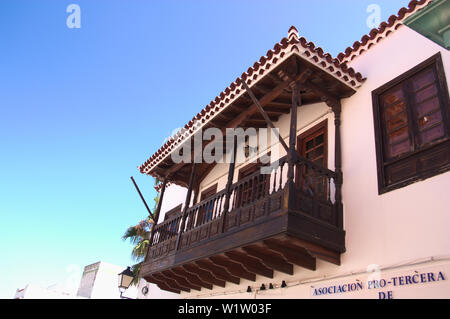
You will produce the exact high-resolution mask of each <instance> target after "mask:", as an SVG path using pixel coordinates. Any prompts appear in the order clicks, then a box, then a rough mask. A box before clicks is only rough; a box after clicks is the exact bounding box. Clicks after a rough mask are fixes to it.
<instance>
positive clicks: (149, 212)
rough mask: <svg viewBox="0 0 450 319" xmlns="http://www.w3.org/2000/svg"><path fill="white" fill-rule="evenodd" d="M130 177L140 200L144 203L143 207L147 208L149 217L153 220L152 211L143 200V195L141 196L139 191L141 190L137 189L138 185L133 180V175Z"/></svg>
mask: <svg viewBox="0 0 450 319" xmlns="http://www.w3.org/2000/svg"><path fill="white" fill-rule="evenodd" d="M130 178H131V181H132V182H133V184H134V187H135V188H136V190H137V192H138V194H139V196H140V197H141V200H142V202H143V203H144V205H145V208H147V212H148V214H149V215H150V217H151V218H152V219H153V220H155V216H154V215H153V214H152V212H151V211H150V208H148V205H147V202H146V201H145V199H144V196H142V193H141V190H140V189H139V186H137V184H136V181H135V180H134V178H133V176H131V177H130Z"/></svg>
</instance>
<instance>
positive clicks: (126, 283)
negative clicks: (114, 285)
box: [119, 267, 134, 299]
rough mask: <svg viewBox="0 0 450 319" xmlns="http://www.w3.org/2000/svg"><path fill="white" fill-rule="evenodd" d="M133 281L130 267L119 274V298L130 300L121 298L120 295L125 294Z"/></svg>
mask: <svg viewBox="0 0 450 319" xmlns="http://www.w3.org/2000/svg"><path fill="white" fill-rule="evenodd" d="M133 279H134V274H133V272H132V271H131V268H130V267H127V269H125V270H124V271H122V272H121V273H120V274H119V291H120V298H122V299H131V298H127V297H123V296H122V294H123V293H124V292H125V290H127V289H128V287H130V285H131V282H132V281H133Z"/></svg>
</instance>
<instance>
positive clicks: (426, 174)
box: [372, 52, 450, 195]
mask: <svg viewBox="0 0 450 319" xmlns="http://www.w3.org/2000/svg"><path fill="white" fill-rule="evenodd" d="M430 66H433V67H434V71H435V73H436V76H437V78H436V85H437V89H438V92H437V97H438V99H439V103H440V107H441V112H442V122H443V125H444V130H445V134H444V137H442V138H439V139H437V140H434V141H432V142H429V143H427V144H425V145H423V146H421V147H420V148H419V149H417V145H416V143H413V148H414V151H409V152H407V153H405V154H400V155H399V156H397V157H394V158H392V159H387V158H386V155H385V154H386V152H385V145H386V143H385V138H384V134H383V123H382V122H381V121H382V115H381V108H380V99H379V98H380V96H381V95H382V94H383V93H385V92H386V91H388V90H390V89H392V88H393V87H395V86H397V85H400V84H402V83H404V82H405V81H408V80H409V79H411V78H412V77H413V76H415V75H416V74H417V73H419V72H421V71H423V70H424V69H426V68H428V67H430ZM372 104H373V116H374V126H375V146H376V157H377V175H378V194H379V195H382V194H384V193H387V192H390V191H393V190H396V189H399V188H403V187H405V186H407V185H409V184H412V183H415V182H417V181H420V180H424V179H427V178H430V177H433V176H435V175H438V174H442V173H444V172H446V171H449V170H450V160H449V161H448V162H447V163H445V164H444V165H443V166H442V167H437V168H424V169H421V170H419V169H416V173H415V174H414V175H413V176H410V177H405V178H403V179H402V180H400V181H397V182H393V183H390V184H387V183H386V177H387V175H386V171H385V169H386V166H392V165H395V164H397V163H402V162H404V163H407V161H408V160H411V161H413V160H414V159H411V158H412V157H417V158H416V160H417V161H419V160H420V159H419V157H420V155H422V156H427V152H428V153H430V152H432V151H433V150H435V149H436V148H437V147H443V148H444V152H445V147H447V148H449V147H450V107H449V104H450V103H449V93H448V86H447V79H446V76H445V72H444V65H443V63H442V56H441V53H440V52H438V53H437V54H435V55H433V56H432V57H430V58H428V59H427V60H425V61H424V62H422V63H420V64H418V65H417V66H415V67H413V68H412V69H410V70H408V71H406V72H405V73H403V74H401V75H400V76H398V77H396V78H395V79H393V80H391V81H389V82H388V83H386V84H384V85H383V86H381V87H379V88H378V89H376V90H374V91H372ZM406 107H407V111H408V112H411V109H410V107H411V103H410V97H409V96H408V97H407V106H406ZM414 125H415V124H414V122H412V123H411V124H410V123H408V129H411V128H412V127H413V126H414ZM413 134H414V137H413V142H414V140H415V139H416V138H417V132H416V131H415V130H414V131H413ZM447 151H448V150H447Z"/></svg>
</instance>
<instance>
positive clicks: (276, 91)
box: [165, 82, 289, 176]
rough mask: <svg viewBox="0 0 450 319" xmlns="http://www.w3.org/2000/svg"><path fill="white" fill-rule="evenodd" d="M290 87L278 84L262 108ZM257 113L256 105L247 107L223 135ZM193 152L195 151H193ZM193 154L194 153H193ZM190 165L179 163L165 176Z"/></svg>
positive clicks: (262, 104) (223, 129)
mask: <svg viewBox="0 0 450 319" xmlns="http://www.w3.org/2000/svg"><path fill="white" fill-rule="evenodd" d="M288 86H289V83H288V82H281V83H280V84H278V85H277V86H276V87H275V88H274V89H273V90H272V91H270V92H269V93H267V94H266V95H264V96H263V97H262V98H261V99H260V100H259V104H260V105H261V106H265V105H267V104H268V103H270V102H272V101H273V100H275V99H276V98H277V97H278V96H279V95H280V94H281V93H282V92H283V90H284V89H286V88H287V87H288ZM243 97H244V96H242V97H241V98H243ZM256 112H258V106H256V105H255V104H251V105H250V106H249V107H247V108H246V109H245V111H243V112H240V114H239V115H238V116H237V117H236V118H235V119H233V120H231V121H230V122H228V123H227V124H226V125H224V126H223V127H222V128H221V131H222V134H225V133H226V129H227V128H236V127H238V126H239V125H240V124H241V123H242V122H244V121H246V120H247V119H248V118H249V117H250V116H251V115H253V114H255V113H256ZM209 143H212V141H206V142H204V143H203V146H202V147H203V148H204V147H205V146H206V145H208V144H209ZM192 152H193V151H192ZM192 154H193V153H192ZM187 164H188V163H184V162H181V163H177V164H175V165H173V166H172V167H171V168H169V169H168V170H166V172H165V176H168V175H170V174H172V173H174V172H176V171H178V170H179V169H180V168H181V167H183V166H185V165H187Z"/></svg>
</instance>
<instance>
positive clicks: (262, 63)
mask: <svg viewBox="0 0 450 319" xmlns="http://www.w3.org/2000/svg"><path fill="white" fill-rule="evenodd" d="M293 54H297V55H299V56H301V57H302V58H303V59H305V60H308V61H309V62H310V63H312V64H314V65H316V66H317V67H319V68H320V69H322V70H323V71H325V72H327V73H329V74H330V75H332V76H334V77H335V78H336V79H338V80H339V81H341V82H342V83H344V84H346V85H347V86H349V87H351V88H353V89H357V88H358V87H360V86H361V85H362V83H363V82H364V80H365V79H363V76H362V75H361V73H359V72H356V71H355V70H354V69H353V68H349V67H348V66H347V65H346V64H345V63H341V62H339V60H338V59H335V58H333V57H332V56H331V54H329V53H324V51H323V49H322V48H320V47H316V46H315V44H314V43H312V42H308V41H307V40H306V39H305V38H303V37H300V38H299V36H298V31H297V29H296V28H295V27H294V26H292V27H291V28H290V29H289V32H288V37H287V38H283V39H282V40H281V41H280V42H278V43H276V44H275V46H274V47H273V49H272V50H269V51H267V53H266V55H265V56H262V57H261V58H260V59H259V61H258V62H255V63H254V64H253V66H251V67H250V68H248V70H247V72H244V73H242V75H241V77H239V78H237V79H236V80H235V81H234V82H232V83H231V84H230V86H229V87H227V88H226V89H225V90H224V91H223V92H222V93H220V94H219V95H218V96H217V97H216V98H215V99H214V100H213V101H211V102H210V103H209V104H208V105H207V106H206V107H205V108H204V109H203V110H202V111H200V113H198V114H197V115H196V116H194V117H193V118H192V120H191V121H189V123H188V124H186V125H185V126H184V128H183V129H181V130H180V131H179V132H178V133H176V134H175V135H174V136H172V137H171V138H169V140H168V141H167V142H166V143H165V144H164V145H163V146H162V147H161V148H160V149H159V150H158V151H157V152H156V153H154V154H153V155H152V156H151V157H150V158H149V159H148V160H147V161H146V162H145V163H144V164H142V165H141V166H139V171H140V172H141V173H143V174H151V170H152V169H153V168H154V167H156V166H157V165H158V164H159V163H161V162H162V161H163V160H164V159H165V158H166V157H167V156H168V155H169V154H170V153H171V152H172V150H174V149H175V147H176V146H179V145H181V143H182V142H183V141H184V140H186V139H187V138H189V137H190V136H192V135H193V134H194V132H195V131H196V130H198V129H199V128H201V127H202V126H203V125H204V124H205V123H207V122H208V121H209V120H211V119H212V118H213V117H214V115H217V113H220V112H221V111H222V110H223V109H225V108H226V107H227V106H228V105H230V104H231V103H232V102H233V101H235V100H236V99H237V98H239V97H240V96H241V95H242V94H243V93H244V92H245V89H243V88H242V87H241V83H242V81H246V83H247V85H248V86H250V87H251V86H252V85H254V84H255V83H256V82H257V81H258V80H260V79H261V78H262V76H263V75H265V74H268V73H269V72H271V71H272V70H273V69H274V68H275V67H277V66H278V65H280V64H281V63H282V62H283V61H285V60H286V59H287V58H289V57H290V56H291V55H293ZM151 175H154V174H151ZM155 176H156V175H155Z"/></svg>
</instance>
